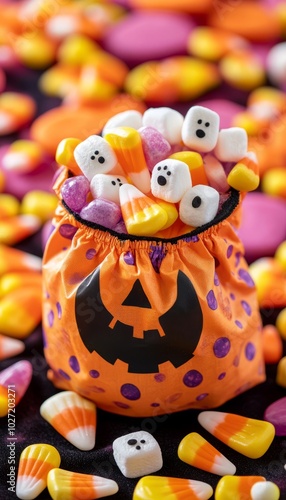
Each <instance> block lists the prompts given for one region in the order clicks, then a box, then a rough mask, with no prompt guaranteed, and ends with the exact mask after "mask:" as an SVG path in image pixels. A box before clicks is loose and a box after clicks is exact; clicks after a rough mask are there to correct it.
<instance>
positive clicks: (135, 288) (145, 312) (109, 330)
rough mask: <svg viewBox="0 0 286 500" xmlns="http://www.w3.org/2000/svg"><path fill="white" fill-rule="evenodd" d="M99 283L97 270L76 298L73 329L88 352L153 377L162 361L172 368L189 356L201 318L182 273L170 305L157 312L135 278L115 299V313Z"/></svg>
mask: <svg viewBox="0 0 286 500" xmlns="http://www.w3.org/2000/svg"><path fill="white" fill-rule="evenodd" d="M100 278H101V276H100V267H98V268H97V269H96V270H95V271H94V272H93V273H92V274H91V275H89V276H88V277H87V278H86V279H85V280H84V281H83V282H82V283H81V284H80V286H79V288H78V290H77V294H76V303H75V314H76V321H77V327H78V330H79V334H80V336H81V339H82V341H83V343H84V345H85V346H86V348H87V349H88V350H89V351H90V352H92V351H96V352H97V353H98V354H99V355H100V356H101V357H102V358H104V359H105V360H106V361H107V362H109V363H111V364H114V363H115V361H116V360H117V359H120V360H121V361H124V362H125V363H127V364H128V371H129V372H130V373H156V372H158V371H159V365H160V364H162V363H165V362H166V361H170V362H171V363H172V364H173V365H174V366H175V367H178V366H181V365H182V364H183V363H186V362H187V361H188V360H189V359H191V358H192V357H193V353H194V351H195V349H196V346H197V344H198V342H199V339H200V336H201V332H202V328H203V315H202V310H201V306H200V303H199V300H198V297H197V294H196V291H195V289H194V287H193V284H192V283H191V281H190V280H189V278H188V277H187V276H186V275H185V274H184V273H183V272H182V271H178V273H177V277H176V280H177V293H176V296H175V299H174V300H173V302H172V304H168V303H167V302H168V301H166V303H167V305H166V309H167V310H165V311H163V312H162V311H159V310H158V308H156V296H155V292H154V291H153V290H152V284H150V286H149V287H148V289H147V288H146V283H145V284H144V286H143V284H142V283H141V281H140V279H139V278H138V277H137V278H136V279H135V281H134V282H133V284H132V288H131V290H130V291H128V294H127V295H124V296H122V294H121V295H120V298H119V294H117V296H116V300H115V301H114V302H117V304H116V313H115V312H114V311H113V309H114V304H111V303H109V304H108V305H105V303H104V300H103V295H104V294H102V288H103V287H102V284H101V279H100ZM166 294H167V291H166ZM94 300H95V301H96V307H93V309H92V314H90V308H88V304H89V305H91V304H92V301H94ZM118 300H119V303H118ZM112 312H113V314H112Z"/></svg>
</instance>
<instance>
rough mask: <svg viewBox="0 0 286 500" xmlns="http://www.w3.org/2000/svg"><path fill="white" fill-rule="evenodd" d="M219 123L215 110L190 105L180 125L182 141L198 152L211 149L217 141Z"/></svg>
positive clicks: (206, 151)
mask: <svg viewBox="0 0 286 500" xmlns="http://www.w3.org/2000/svg"><path fill="white" fill-rule="evenodd" d="M219 123H220V117H219V115H218V114H217V113H215V111H211V110H210V109H208V108H205V107H203V106H192V107H191V108H190V109H189V111H188V112H187V114H186V116H185V119H184V123H183V127H182V140H183V143H184V144H185V145H186V146H188V147H189V148H190V149H194V150H195V151H198V152H202V153H208V152H209V151H212V149H214V147H215V145H216V143H217V139H218V132H219Z"/></svg>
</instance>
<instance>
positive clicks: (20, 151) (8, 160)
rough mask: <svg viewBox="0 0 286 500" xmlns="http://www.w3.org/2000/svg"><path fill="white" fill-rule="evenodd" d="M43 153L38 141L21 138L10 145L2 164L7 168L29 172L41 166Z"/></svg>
mask: <svg viewBox="0 0 286 500" xmlns="http://www.w3.org/2000/svg"><path fill="white" fill-rule="evenodd" d="M42 155H43V150H42V148H41V146H40V145H39V144H38V143H37V142H35V141H29V140H24V139H21V140H18V141H15V142H13V143H12V144H11V145H10V146H9V148H8V150H7V151H6V153H5V155H4V156H3V160H2V164H3V167H4V169H5V170H9V171H13V172H19V173H28V172H32V171H33V170H35V169H36V168H37V167H38V166H39V164H40V162H41V160H42Z"/></svg>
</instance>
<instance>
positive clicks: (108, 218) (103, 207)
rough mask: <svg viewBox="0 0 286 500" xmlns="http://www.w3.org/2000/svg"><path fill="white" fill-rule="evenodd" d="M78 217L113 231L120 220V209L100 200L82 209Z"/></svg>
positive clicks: (112, 203)
mask: <svg viewBox="0 0 286 500" xmlns="http://www.w3.org/2000/svg"><path fill="white" fill-rule="evenodd" d="M80 216H81V217H82V219H85V220H87V221H89V222H94V223H95V224H99V225H100V226H104V227H106V228H107V229H114V228H115V227H116V225H117V224H118V222H119V221H120V220H121V218H122V214H121V210H120V207H119V206H118V205H117V204H116V203H114V202H113V201H109V200H103V199H100V198H97V199H96V200H93V201H91V202H90V203H89V204H88V205H86V206H85V207H83V209H82V210H81V211H80Z"/></svg>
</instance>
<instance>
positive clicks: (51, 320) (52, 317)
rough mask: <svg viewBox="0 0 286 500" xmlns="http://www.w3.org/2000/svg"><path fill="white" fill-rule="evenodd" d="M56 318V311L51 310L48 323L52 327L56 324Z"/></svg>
mask: <svg viewBox="0 0 286 500" xmlns="http://www.w3.org/2000/svg"><path fill="white" fill-rule="evenodd" d="M54 319H55V315H54V311H52V310H51V311H50V312H49V314H48V324H49V326H50V327H52V326H53V324H54Z"/></svg>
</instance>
